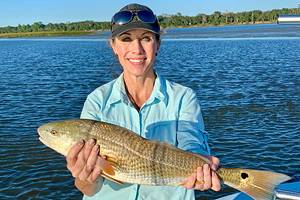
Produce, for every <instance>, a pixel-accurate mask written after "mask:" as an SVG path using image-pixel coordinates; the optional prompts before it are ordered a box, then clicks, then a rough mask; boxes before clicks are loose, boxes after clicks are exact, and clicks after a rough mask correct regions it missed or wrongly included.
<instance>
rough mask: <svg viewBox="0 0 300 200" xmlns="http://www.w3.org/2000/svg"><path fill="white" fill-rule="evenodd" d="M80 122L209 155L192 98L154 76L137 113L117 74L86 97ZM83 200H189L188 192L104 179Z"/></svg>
mask: <svg viewBox="0 0 300 200" xmlns="http://www.w3.org/2000/svg"><path fill="white" fill-rule="evenodd" d="M81 118H84V119H93V120H99V121H104V122H108V123H112V124H116V125H119V126H122V127H125V128H127V129H130V130H132V131H133V132H135V133H136V134H138V135H140V136H142V137H144V138H148V139H151V140H157V141H163V142H167V143H169V144H172V145H174V146H176V147H178V148H181V149H184V150H187V151H191V152H194V153H199V154H202V155H203V154H206V155H208V154H209V153H210V150H209V147H208V143H207V134H206V132H205V131H204V124H203V118H202V114H201V110H200V105H199V103H198V101H197V98H196V94H195V93H194V92H193V90H192V89H190V88H187V87H184V86H182V85H180V84H177V83H173V82H170V81H168V80H166V79H164V78H163V77H161V76H159V75H157V77H156V80H155V84H154V88H153V91H152V94H151V96H150V98H149V99H148V100H147V101H146V102H145V104H144V105H143V106H142V107H141V108H140V111H137V110H136V109H135V108H134V106H133V104H132V103H131V102H130V100H129V98H128V96H127V94H126V91H125V87H124V80H123V74H121V75H120V76H119V77H118V78H117V79H115V80H113V81H111V82H109V83H107V84H105V85H103V86H100V87H99V88H97V89H96V90H94V91H93V92H92V93H91V94H89V95H88V97H87V99H86V101H85V103H84V107H83V110H82V113H81ZM84 199H86V200H96V199H99V200H100V199H101V200H114V199H118V200H123V199H124V200H146V199H147V200H152V199H153V200H154V199H160V200H164V199H166V200H177V199H178V200H182V199H186V200H187V199H188V200H189V199H195V195H194V191H193V190H187V189H185V188H183V187H179V186H178V187H174V186H147V185H137V184H123V185H119V184H116V183H114V182H111V181H109V180H107V179H104V182H103V186H102V188H101V190H100V191H99V192H98V193H96V194H95V195H94V196H92V197H87V196H84Z"/></svg>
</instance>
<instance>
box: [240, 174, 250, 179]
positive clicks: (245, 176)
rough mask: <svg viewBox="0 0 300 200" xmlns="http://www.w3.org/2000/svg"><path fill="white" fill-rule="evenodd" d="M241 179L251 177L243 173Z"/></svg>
mask: <svg viewBox="0 0 300 200" xmlns="http://www.w3.org/2000/svg"><path fill="white" fill-rule="evenodd" d="M241 177H242V179H246V178H248V177H249V175H248V174H247V173H245V172H243V173H241Z"/></svg>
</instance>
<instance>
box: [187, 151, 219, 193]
mask: <svg viewBox="0 0 300 200" xmlns="http://www.w3.org/2000/svg"><path fill="white" fill-rule="evenodd" d="M209 159H210V161H211V162H210V164H204V165H203V166H201V167H198V168H197V171H196V172H195V173H193V174H192V175H191V176H190V177H188V178H187V179H185V180H184V181H183V182H182V184H181V185H182V186H183V187H185V188H186V189H195V190H201V191H204V190H208V189H212V190H214V191H220V189H221V182H220V179H219V177H218V175H217V174H216V172H215V171H216V170H217V169H218V166H219V164H220V161H219V159H218V158H217V157H214V156H209Z"/></svg>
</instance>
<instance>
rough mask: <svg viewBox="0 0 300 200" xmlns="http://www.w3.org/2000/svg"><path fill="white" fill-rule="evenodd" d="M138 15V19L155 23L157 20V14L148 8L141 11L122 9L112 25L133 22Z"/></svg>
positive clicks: (114, 17)
mask: <svg viewBox="0 0 300 200" xmlns="http://www.w3.org/2000/svg"><path fill="white" fill-rule="evenodd" d="M134 16H137V18H138V20H140V21H142V22H145V23H154V22H155V21H156V16H155V15H154V14H153V12H151V11H148V10H141V11H136V12H135V11H120V12H118V13H116V14H115V15H114V16H113V17H112V20H111V24H112V25H124V24H127V23H129V22H131V21H132V20H133V18H134Z"/></svg>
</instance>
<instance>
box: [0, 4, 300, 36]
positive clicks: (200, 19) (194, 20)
mask: <svg viewBox="0 0 300 200" xmlns="http://www.w3.org/2000/svg"><path fill="white" fill-rule="evenodd" d="M280 14H300V8H289V9H288V8H283V9H274V10H271V11H265V12H263V11H260V10H253V11H247V12H238V13H233V12H224V13H222V12H219V11H215V12H214V13H213V14H211V15H207V14H201V13H200V14H198V15H196V16H184V15H182V14H181V13H177V14H175V15H159V16H158V20H159V22H160V25H161V26H162V27H163V28H167V27H189V26H206V25H226V24H249V23H253V24H254V23H274V22H276V21H277V18H278V15H280ZM109 29H110V22H94V21H83V22H72V23H70V22H68V23H49V24H43V23H42V22H35V23H33V24H32V25H29V24H27V25H18V26H16V27H14V26H7V27H0V33H24V32H47V31H97V30H109Z"/></svg>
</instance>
